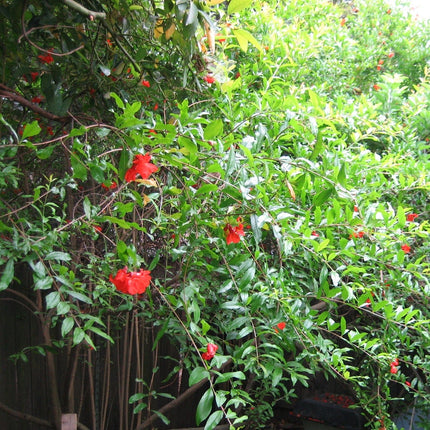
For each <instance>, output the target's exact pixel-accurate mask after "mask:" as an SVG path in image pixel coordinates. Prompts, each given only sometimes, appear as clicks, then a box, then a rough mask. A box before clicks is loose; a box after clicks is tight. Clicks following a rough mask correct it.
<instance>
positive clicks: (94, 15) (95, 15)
mask: <svg viewBox="0 0 430 430" xmlns="http://www.w3.org/2000/svg"><path fill="white" fill-rule="evenodd" d="M63 2H64V4H66V5H67V6H69V7H71V8H72V9H75V10H77V11H78V12H79V13H81V14H82V15H86V16H88V17H89V18H90V19H91V21H93V20H94V19H106V13H105V12H96V11H93V10H89V9H87V8H86V7H84V6H82V5H81V4H79V3H77V2H75V1H74V0H63Z"/></svg>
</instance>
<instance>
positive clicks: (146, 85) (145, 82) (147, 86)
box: [142, 80, 151, 88]
mask: <svg viewBox="0 0 430 430" xmlns="http://www.w3.org/2000/svg"><path fill="white" fill-rule="evenodd" d="M142 85H143V86H144V87H146V88H149V87H150V86H151V84H150V83H149V81H145V80H143V81H142Z"/></svg>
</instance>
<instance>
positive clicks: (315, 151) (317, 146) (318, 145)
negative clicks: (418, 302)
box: [309, 131, 324, 161]
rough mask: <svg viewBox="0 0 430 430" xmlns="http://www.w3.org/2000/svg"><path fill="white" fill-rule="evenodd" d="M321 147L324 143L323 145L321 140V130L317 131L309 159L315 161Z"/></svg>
mask: <svg viewBox="0 0 430 430" xmlns="http://www.w3.org/2000/svg"><path fill="white" fill-rule="evenodd" d="M323 149H324V145H323V140H322V133H321V131H318V134H317V140H316V142H315V146H314V149H313V151H312V154H311V156H310V158H309V159H310V160H311V161H315V160H316V159H317V158H318V155H320V154H321V152H322V150H323Z"/></svg>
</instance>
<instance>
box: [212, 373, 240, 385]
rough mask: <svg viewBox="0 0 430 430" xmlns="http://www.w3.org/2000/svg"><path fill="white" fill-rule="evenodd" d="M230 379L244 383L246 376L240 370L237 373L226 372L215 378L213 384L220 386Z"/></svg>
mask: <svg viewBox="0 0 430 430" xmlns="http://www.w3.org/2000/svg"><path fill="white" fill-rule="evenodd" d="M231 379H240V380H242V381H244V380H245V379H246V376H245V374H244V373H243V372H241V371H240V370H239V371H237V372H226V373H223V374H222V375H220V376H218V378H216V380H215V384H221V383H223V382H226V381H230V380H231Z"/></svg>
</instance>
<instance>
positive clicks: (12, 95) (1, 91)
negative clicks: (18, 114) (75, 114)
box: [0, 84, 69, 122]
mask: <svg viewBox="0 0 430 430" xmlns="http://www.w3.org/2000/svg"><path fill="white" fill-rule="evenodd" d="M0 97H4V98H7V99H9V100H13V101H15V102H17V103H19V104H20V105H21V106H25V107H27V108H29V109H31V110H32V111H33V112H36V113H37V114H39V115H40V116H43V117H44V118H47V119H49V120H51V121H58V122H65V121H68V120H69V118H68V117H64V116H58V115H55V114H53V113H51V112H48V111H47V110H45V109H42V108H41V107H40V106H38V105H37V104H35V103H32V102H31V101H29V100H27V99H26V98H25V97H23V96H21V95H20V94H17V93H16V92H15V91H13V90H12V89H11V88H8V87H7V86H6V85H3V84H0Z"/></svg>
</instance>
